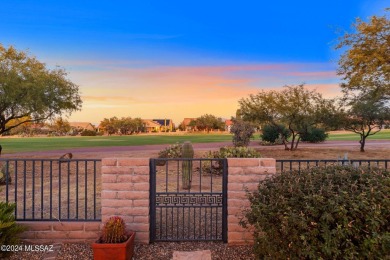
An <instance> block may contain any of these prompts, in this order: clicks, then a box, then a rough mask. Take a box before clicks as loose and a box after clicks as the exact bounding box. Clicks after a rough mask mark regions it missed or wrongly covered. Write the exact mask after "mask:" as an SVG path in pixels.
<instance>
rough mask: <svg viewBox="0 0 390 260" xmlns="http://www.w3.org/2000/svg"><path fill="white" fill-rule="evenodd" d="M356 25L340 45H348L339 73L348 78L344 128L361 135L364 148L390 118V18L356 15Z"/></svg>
mask: <svg viewBox="0 0 390 260" xmlns="http://www.w3.org/2000/svg"><path fill="white" fill-rule="evenodd" d="M387 10H389V9H387ZM353 26H354V28H355V30H356V31H355V32H354V33H347V34H345V35H344V36H343V37H342V38H341V39H340V41H339V43H338V45H337V46H336V49H341V48H344V47H348V49H347V50H346V51H345V53H344V54H343V55H342V56H341V57H340V60H339V68H338V74H339V75H341V76H343V80H344V82H343V83H342V84H341V87H342V90H343V92H344V102H345V107H346V108H345V110H346V113H344V116H343V118H344V120H343V123H344V124H343V125H344V129H346V130H348V131H352V132H354V133H356V134H359V135H360V151H361V152H364V146H365V143H366V138H367V137H368V136H370V135H374V134H376V133H377V132H379V131H380V130H381V129H382V127H383V126H384V124H385V122H386V120H389V119H390V115H389V114H390V108H389V99H390V62H389V61H390V20H389V19H388V18H387V17H386V15H385V16H381V17H377V16H372V17H371V18H370V21H369V22H363V21H362V20H360V19H356V23H355V24H354V25H353Z"/></svg>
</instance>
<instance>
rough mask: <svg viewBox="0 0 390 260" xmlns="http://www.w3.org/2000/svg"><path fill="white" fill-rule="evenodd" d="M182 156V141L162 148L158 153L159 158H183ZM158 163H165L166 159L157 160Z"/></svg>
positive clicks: (160, 164) (161, 164)
mask: <svg viewBox="0 0 390 260" xmlns="http://www.w3.org/2000/svg"><path fill="white" fill-rule="evenodd" d="M181 156H182V145H181V144H180V143H175V144H172V145H170V146H168V147H166V148H165V149H164V150H161V151H160V152H159V153H158V158H181ZM157 165H159V166H163V165H165V161H157Z"/></svg>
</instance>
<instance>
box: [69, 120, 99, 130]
mask: <svg viewBox="0 0 390 260" xmlns="http://www.w3.org/2000/svg"><path fill="white" fill-rule="evenodd" d="M69 125H70V127H71V128H72V129H73V130H77V131H84V130H90V131H95V126H94V125H93V124H91V123H89V122H69Z"/></svg>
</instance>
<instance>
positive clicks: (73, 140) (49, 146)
mask: <svg viewBox="0 0 390 260" xmlns="http://www.w3.org/2000/svg"><path fill="white" fill-rule="evenodd" d="M255 139H256V140H259V134H255ZM231 140H232V136H231V135H230V134H181V135H179V134H163V135H146V134H143V135H131V136H85V137H81V136H77V137H20V138H1V139H0V144H1V145H2V146H3V152H6V153H18V152H33V151H50V150H58V149H67V148H81V147H109V146H135V145H153V144H174V143H176V142H184V141H191V142H192V143H211V142H228V141H231ZM328 140H340V141H358V140H359V135H357V134H354V133H350V132H342V133H339V132H336V133H331V134H330V135H329V139H328ZM367 140H390V130H382V131H381V132H379V133H377V134H375V135H373V136H370V137H368V139H367Z"/></svg>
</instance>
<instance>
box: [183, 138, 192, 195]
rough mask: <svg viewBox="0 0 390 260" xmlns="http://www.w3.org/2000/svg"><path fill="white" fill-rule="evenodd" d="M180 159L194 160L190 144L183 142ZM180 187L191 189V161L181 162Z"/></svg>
mask: <svg viewBox="0 0 390 260" xmlns="http://www.w3.org/2000/svg"><path fill="white" fill-rule="evenodd" d="M181 158H184V159H187V158H188V159H192V158H194V148H193V147H192V144H191V142H184V143H183V147H182V155H181ZM181 169H182V185H183V189H185V190H189V189H191V181H192V160H183V162H182V165H181Z"/></svg>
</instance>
